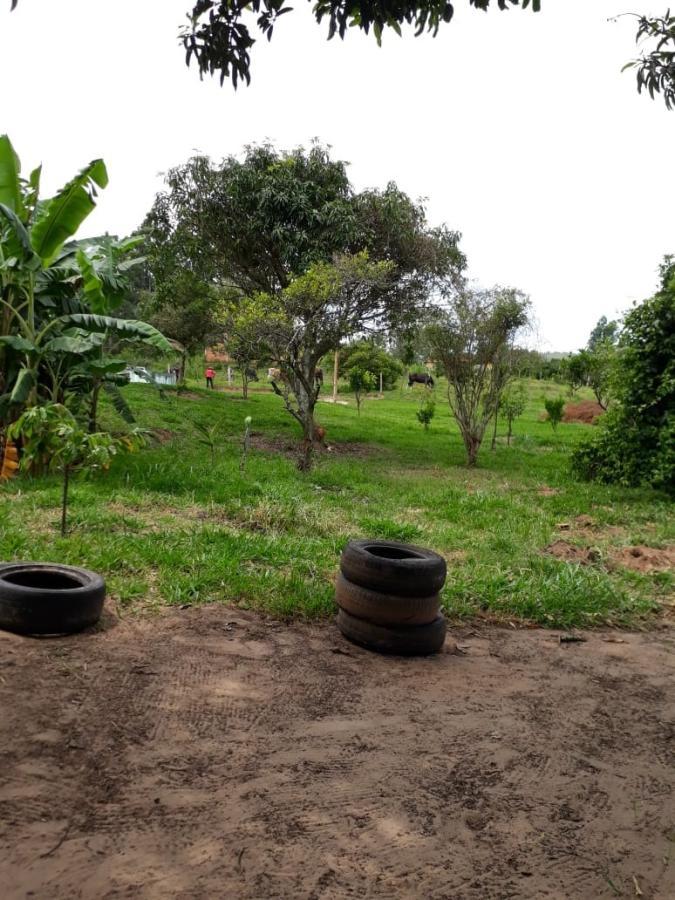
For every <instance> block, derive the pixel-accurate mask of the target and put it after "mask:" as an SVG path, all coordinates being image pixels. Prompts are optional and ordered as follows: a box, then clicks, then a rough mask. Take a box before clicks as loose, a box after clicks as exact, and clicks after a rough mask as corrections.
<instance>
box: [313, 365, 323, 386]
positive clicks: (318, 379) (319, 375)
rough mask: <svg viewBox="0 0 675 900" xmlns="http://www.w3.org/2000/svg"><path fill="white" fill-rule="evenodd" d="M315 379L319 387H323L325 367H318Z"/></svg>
mask: <svg viewBox="0 0 675 900" xmlns="http://www.w3.org/2000/svg"><path fill="white" fill-rule="evenodd" d="M314 381H315V382H316V386H317V387H323V369H316V370H315V372H314Z"/></svg>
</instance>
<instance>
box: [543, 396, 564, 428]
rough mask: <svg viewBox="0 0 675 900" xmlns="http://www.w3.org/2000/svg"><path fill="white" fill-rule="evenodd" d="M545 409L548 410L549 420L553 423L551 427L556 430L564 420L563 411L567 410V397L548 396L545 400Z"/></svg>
mask: <svg viewBox="0 0 675 900" xmlns="http://www.w3.org/2000/svg"><path fill="white" fill-rule="evenodd" d="M544 409H545V410H546V415H547V416H548V421H549V422H550V423H551V427H552V428H553V430H554V431H555V430H556V428H557V427H558V425H560V423H561V421H562V417H563V412H564V410H565V398H564V397H547V398H546V399H545V400H544Z"/></svg>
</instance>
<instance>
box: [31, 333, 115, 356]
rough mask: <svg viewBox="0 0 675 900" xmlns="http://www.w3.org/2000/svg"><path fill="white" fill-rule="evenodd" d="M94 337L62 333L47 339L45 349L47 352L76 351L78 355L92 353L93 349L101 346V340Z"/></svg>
mask: <svg viewBox="0 0 675 900" xmlns="http://www.w3.org/2000/svg"><path fill="white" fill-rule="evenodd" d="M93 337H94V335H89V336H88V337H78V336H71V335H67V334H61V335H59V337H55V338H52V340H51V341H47V343H46V344H45V346H44V349H45V351H46V352H47V353H76V354H78V355H82V354H84V353H91V351H92V350H96V349H97V348H98V347H100V346H101V341H97V340H92V338H93Z"/></svg>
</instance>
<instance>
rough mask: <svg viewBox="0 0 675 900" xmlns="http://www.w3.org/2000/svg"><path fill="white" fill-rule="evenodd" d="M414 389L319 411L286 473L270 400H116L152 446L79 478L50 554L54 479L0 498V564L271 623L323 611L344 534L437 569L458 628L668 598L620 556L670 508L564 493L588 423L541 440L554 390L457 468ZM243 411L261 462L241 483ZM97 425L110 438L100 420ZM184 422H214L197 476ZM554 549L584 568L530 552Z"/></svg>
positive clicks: (540, 387) (457, 454)
mask: <svg viewBox="0 0 675 900" xmlns="http://www.w3.org/2000/svg"><path fill="white" fill-rule="evenodd" d="M221 380H222V379H221ZM423 390H424V389H423V388H421V387H417V388H415V389H414V390H413V391H412V392H411V391H409V390H408V389H403V390H400V391H399V390H397V391H395V392H393V393H391V394H388V395H387V396H386V399H383V400H381V399H375V398H372V399H369V400H367V401H366V402H365V404H364V408H363V410H362V414H361V416H360V417H358V416H357V413H356V408H355V405H354V403H353V400H350V405H349V406H342V405H338V406H332V405H331V404H328V403H320V404H319V411H318V412H319V414H318V418H319V420H320V422H321V424H322V425H323V426H324V427H325V428H326V431H327V440H328V444H329V445H330V446H331V447H332V448H333V449H331V450H329V451H328V452H326V453H325V454H323V455H322V457H321V458H320V459H319V460H318V462H317V465H316V467H315V469H314V470H313V471H312V472H310V473H309V474H302V473H300V472H299V471H298V470H297V468H296V466H295V459H294V457H293V446H294V442H295V441H296V440H297V426H296V425H295V423H294V422H293V421H292V420H291V418H290V417H289V416H288V414H287V413H286V412H285V411H284V410H283V409H282V407H281V402H280V400H279V398H277V397H275V396H273V395H272V394H271V393H269V392H268V391H264V392H256V393H253V394H251V396H250V398H249V400H248V401H243V400H241V399H240V398H239V397H238V395H237V394H236V393H221V392H213V393H211V392H209V393H207V392H206V391H203V390H201V389H199V388H196V389H194V390H192V391H191V393H190V394H188V395H186V396H176V395H170V396H169V397H168V399H166V400H161V399H160V398H159V395H158V394H157V392H156V391H155V390H154V389H152V388H150V387H147V386H145V385H130V386H129V387H128V388H125V392H126V396H127V398H128V400H129V403H130V405H131V406H132V407H133V409H134V410H135V412H136V414H137V417H138V420H139V424H141V425H143V426H144V427H146V428H152V429H163V432H162V441H163V442H162V443H161V444H155V445H153V446H151V447H150V448H148V449H146V450H144V451H142V452H141V453H140V454H137V455H135V456H132V457H127V458H126V459H124V460H119V461H118V462H117V463H116V464H115V466H114V467H113V469H112V470H111V471H110V472H109V473H107V474H104V475H101V474H99V475H95V476H94V477H92V478H91V479H89V480H83V479H81V478H80V479H78V480H77V481H76V482H75V484H74V486H73V492H72V510H71V533H70V534H69V535H68V536H67V537H66V538H61V537H59V536H58V533H57V520H58V503H59V483H58V479H55V478H49V479H45V480H30V479H27V478H21V479H18V480H15V481H14V482H12V483H10V484H8V485H5V486H3V487H1V488H0V522H1V524H0V558H2V559H5V560H9V559H44V560H47V559H49V560H60V561H65V562H68V563H72V564H77V565H83V566H87V567H89V568H92V569H96V570H99V571H101V572H102V573H103V574H104V575H105V576H106V577H107V579H108V584H109V588H110V590H111V592H112V594H113V595H114V597H115V598H116V600H117V603H118V607H119V609H120V612H121V613H122V614H125V613H127V614H131V613H132V612H138V611H142V610H148V609H153V608H157V607H159V606H162V605H166V604H194V603H204V602H209V601H214V600H216V601H223V602H229V603H237V604H241V605H244V606H248V607H255V608H261V609H264V610H265V611H268V612H270V613H273V614H276V615H281V616H291V615H299V616H321V615H327V614H329V613H331V612H332V610H333V601H332V580H333V578H334V575H335V572H336V568H337V564H338V556H339V553H340V550H341V548H342V547H343V546H344V544H345V542H346V541H347V540H348V539H349V538H350V537H356V536H369V537H382V538H392V539H397V540H404V541H411V542H414V543H419V544H423V545H426V546H429V547H432V548H434V549H436V550H438V551H439V552H441V553H443V554H444V555H445V556H446V557H447V558H448V561H449V577H448V581H447V585H446V587H445V590H444V594H443V599H444V603H445V606H446V609H447V612H448V614H449V615H450V616H451V617H452V618H456V619H459V618H466V617H471V616H476V615H480V616H489V617H496V618H499V619H504V620H512V621H515V620H517V619H521V620H527V621H530V622H537V623H541V624H543V625H549V626H556V627H562V626H572V625H577V626H584V625H594V624H600V623H614V624H636V623H638V622H640V621H648V620H649V619H650V617H651V616H653V615H654V614H655V613H657V612H658V611H660V610H661V608H662V606H661V604H662V602H669V601H668V598H669V597H671V598H672V588H673V575H672V572H671V573H668V572H638V571H632V570H631V569H630V568H626V567H625V566H624V565H622V564H621V561H620V560H621V559H622V553H625V548H627V547H629V546H631V545H649V546H652V547H663V546H664V545H666V544H667V542H668V541H670V542H671V543H672V542H673V520H672V507H671V505H670V504H669V502H668V500H667V499H666V498H665V497H663V496H660V495H658V494H656V493H654V492H653V491H650V490H628V489H621V488H610V487H605V486H600V485H588V484H580V483H578V482H576V481H575V480H574V479H573V478H572V476H571V475H570V473H569V463H568V456H569V451H570V449H571V448H572V447H573V446H574V445H575V444H576V443H577V442H578V441H580V440H582V439H583V437H584V436H585V435H586V434H587V433H588V430H589V428H590V427H591V426H584V425H565V424H563V425H561V426H560V427H559V429H558V431H557V433H556V434H554V433H553V431H552V429H551V427H550V425H549V424H548V423H546V422H544V421H541V416H542V412H543V400H542V397H543V395H544V394H546V395H549V396H550V395H557V394H560V393H561V388H560V386H558V385H547V384H542V383H539V382H532V383H531V384H530V385H529V397H530V402H529V406H528V409H527V412H526V414H525V415H524V416H523V417H522V418H521V419H520V420H518V422H517V423H516V425H515V440H514V442H513V444H512V446H511V447H507V446H506V444H505V441H504V439H503V438H500V441H499V444H498V447H497V450H496V451H495V452H491V451H490V449H489V440H487V439H486V442H485V449H483V450H482V452H481V456H480V466H479V468H478V469H475V470H472V471H470V470H467V469H466V468H465V467H464V451H463V447H462V444H461V440H460V437H459V434H458V432H457V429H456V427H455V425H454V422H452V421H451V419H450V416H449V411H448V406H447V400H446V399H445V393H444V387H443V385H442V384H440V385H438V386H437V388H436V399H437V407H436V418H435V419H434V421H433V424H432V426H431V429H430V431H429V432H427V433H425V432H424V430H423V429H422V427H421V426H420V425H419V424H418V422H417V421H416V418H415V411H416V409H417V407H418V403H419V399H420V396H421V393H422V391H423ZM340 399H341V400H345V399H347V398H346V396H345V395H341V398H340ZM248 415H250V416H251V417H252V419H253V425H252V428H253V431H254V444H255V446H256V447H257V448H258V449H254V450H252V451H251V453H250V455H249V458H248V461H247V464H246V468H245V471H244V472H243V473H242V472H241V471H240V448H241V438H242V434H243V423H244V418H245V417H246V416H248ZM105 416H106V419H107V421H108V424H110V425H114V427H119V424H118V420H116V419H114V415H113V413H112V412H111V411H109V410H106V411H105ZM195 422H203V423H206V424H214V423H217V424H218V428H219V437H218V446H217V450H216V455H215V461H214V462H213V463H212V460H211V455H210V451H209V450H208V449H207V448H206V447H203V446H201V445H200V444H199V443H198V435H197V434H196V432H195V429H194V423H195ZM504 431H505V427H504V426H503V425H501V427H500V432H502V433H503V432H504ZM580 517H581V518H580ZM554 541H564V542H565V544H563V545H558V547H557V551H558V552H559V553H562V555H564V556H570V557H572V558H574V557H575V556H577V555H578V556H579V557H580V558H581V559H582V560H583V563H584V564H579V563H577V562H575V561H572V562H570V561H566V560H561V559H559V558H556V557H555V556H552V555H550V554H549V553H545V552H544V550H545V548H547V547H549V546H550V545H551V544H552V542H554ZM554 549H556V548H554ZM623 561H625V558H624V560H623Z"/></svg>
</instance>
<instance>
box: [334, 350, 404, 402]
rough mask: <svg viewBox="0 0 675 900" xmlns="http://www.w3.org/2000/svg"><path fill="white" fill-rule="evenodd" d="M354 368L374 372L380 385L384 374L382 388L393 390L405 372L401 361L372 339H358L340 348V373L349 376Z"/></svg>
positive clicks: (377, 383)
mask: <svg viewBox="0 0 675 900" xmlns="http://www.w3.org/2000/svg"><path fill="white" fill-rule="evenodd" d="M354 368H358V369H362V370H364V371H367V372H372V373H373V375H374V376H375V378H376V386H378V387H379V384H380V375H382V389H383V390H385V391H391V390H393V389H394V388H395V387H396V382H397V381H398V379H399V378H400V377H401V375H402V374H403V366H402V365H401V363H400V362H399V361H398V360H397V359H396V358H395V357H394V356H392V355H391V353H387V351H386V350H383V349H382V347H378V346H377V344H375V343H373V342H372V341H357V342H355V343H353V344H349V345H348V346H347V347H344V348H343V349H342V350H340V359H339V374H340V375H341V376H346V377H349V371H350V370H351V369H354Z"/></svg>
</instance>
